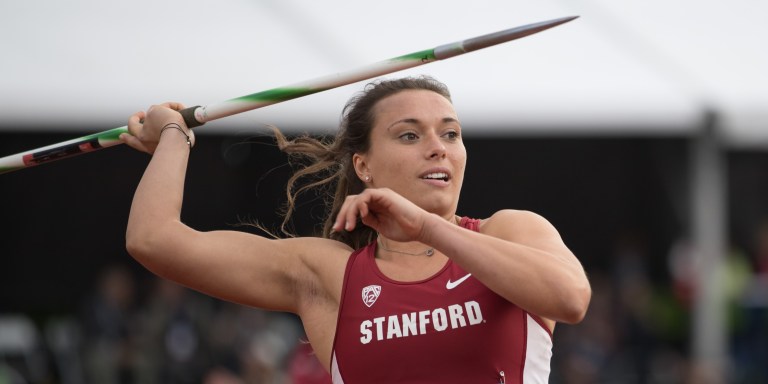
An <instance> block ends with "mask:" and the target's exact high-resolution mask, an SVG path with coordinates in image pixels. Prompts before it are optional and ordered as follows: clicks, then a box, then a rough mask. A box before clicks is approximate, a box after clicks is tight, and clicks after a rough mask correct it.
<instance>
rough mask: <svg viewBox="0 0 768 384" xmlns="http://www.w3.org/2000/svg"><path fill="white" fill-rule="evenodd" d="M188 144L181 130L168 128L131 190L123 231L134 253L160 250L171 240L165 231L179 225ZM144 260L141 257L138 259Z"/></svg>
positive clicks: (143, 253) (137, 255)
mask: <svg viewBox="0 0 768 384" xmlns="http://www.w3.org/2000/svg"><path fill="white" fill-rule="evenodd" d="M189 152H190V148H189V145H188V144H187V143H186V141H185V137H184V136H183V134H182V133H181V132H179V131H178V130H175V129H169V130H167V131H166V132H164V133H163V134H162V135H161V138H160V142H159V143H158V146H157V149H156V150H155V153H154V155H153V156H152V159H151V160H150V163H149V165H148V166H147V169H146V170H145V171H144V175H143V176H142V178H141V181H140V182H139V186H138V187H137V189H136V193H135V194H134V198H133V203H132V205H131V211H130V216H129V218H128V228H127V232H126V242H127V247H128V249H129V251H130V252H131V254H132V255H133V256H134V257H137V258H140V257H143V256H145V255H146V254H147V253H148V252H150V251H151V252H161V251H162V250H161V249H158V247H159V246H161V245H162V244H163V243H164V244H172V242H161V241H157V240H158V239H163V238H166V239H167V237H166V236H167V235H168V233H167V231H169V230H172V229H173V228H175V227H177V226H179V225H180V216H181V205H182V200H183V197H184V180H185V176H186V168H187V161H188V157H189ZM140 261H142V262H143V261H144V260H140Z"/></svg>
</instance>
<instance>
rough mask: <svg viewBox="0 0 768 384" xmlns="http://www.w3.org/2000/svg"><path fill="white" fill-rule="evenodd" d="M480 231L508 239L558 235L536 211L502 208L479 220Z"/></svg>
mask: <svg viewBox="0 0 768 384" xmlns="http://www.w3.org/2000/svg"><path fill="white" fill-rule="evenodd" d="M480 232H482V233H484V234H487V235H491V236H494V237H499V238H504V239H508V240H517V239H520V238H529V237H530V236H553V235H554V236H558V235H557V230H556V229H555V227H554V226H553V225H552V223H550V222H549V221H548V220H547V219H545V218H544V217H543V216H541V215H539V214H538V213H535V212H532V211H526V210H516V209H503V210H500V211H498V212H496V213H494V214H493V215H491V216H490V217H488V218H487V219H483V220H481V222H480Z"/></svg>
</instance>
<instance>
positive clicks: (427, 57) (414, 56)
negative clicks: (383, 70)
mask: <svg viewBox="0 0 768 384" xmlns="http://www.w3.org/2000/svg"><path fill="white" fill-rule="evenodd" d="M436 59H437V58H436V57H435V50H434V49H426V50H423V51H418V52H413V53H409V54H407V55H403V56H398V57H395V58H394V59H392V61H411V60H421V61H432V60H436Z"/></svg>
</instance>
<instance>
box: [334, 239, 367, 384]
mask: <svg viewBox="0 0 768 384" xmlns="http://www.w3.org/2000/svg"><path fill="white" fill-rule="evenodd" d="M367 248H368V246H365V247H363V248H360V249H358V250H356V251H353V252H352V254H350V255H349V259H347V266H346V268H344V281H343V282H342V284H341V296H340V297H339V312H338V313H337V314H336V329H334V331H333V344H331V366H330V367H329V368H330V369H331V372H333V371H332V370H333V368H334V367H333V365H334V360H335V358H336V338H337V337H338V335H339V324H341V313H342V310H343V309H344V300H345V299H346V297H347V291H348V289H347V281H348V280H349V271H350V270H351V269H352V265H353V264H354V262H355V260H356V259H357V257H358V256H360V254H362V253H363V252H365V250H366V249H367ZM336 369H338V363H336Z"/></svg>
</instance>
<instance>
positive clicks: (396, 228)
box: [335, 189, 591, 323]
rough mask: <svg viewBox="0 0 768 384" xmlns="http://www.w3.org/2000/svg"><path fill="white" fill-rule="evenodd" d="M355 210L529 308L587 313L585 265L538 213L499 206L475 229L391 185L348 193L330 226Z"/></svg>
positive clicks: (565, 314)
mask: <svg viewBox="0 0 768 384" xmlns="http://www.w3.org/2000/svg"><path fill="white" fill-rule="evenodd" d="M447 215H448V216H449V217H452V215H451V214H450V213H449V214H447ZM357 217H361V218H362V221H363V223H365V224H366V225H368V226H371V227H373V228H375V229H376V230H377V231H378V232H380V233H381V234H382V235H384V236H386V237H388V238H390V239H393V240H395V241H419V242H421V243H424V244H427V245H429V246H431V247H434V248H435V249H437V250H439V251H440V252H442V253H443V254H445V255H446V256H448V257H449V258H451V259H452V260H453V261H454V262H456V263H457V264H459V265H461V266H462V268H464V269H465V270H467V271H468V272H470V273H472V275H473V276H474V277H475V278H477V279H478V280H480V281H482V282H483V283H484V284H485V285H486V286H488V288H490V289H491V290H493V291H494V292H496V293H498V294H499V295H501V296H503V297H504V298H506V299H507V300H509V301H510V302H512V303H515V304H516V305H518V306H519V307H521V308H523V309H524V310H526V311H528V312H530V313H533V314H536V315H538V316H541V317H544V318H546V319H550V320H554V321H559V322H564V323H577V322H579V321H581V320H582V319H583V318H584V316H585V314H586V311H587V307H588V305H589V301H590V298H591V288H590V285H589V281H588V280H587V276H586V274H585V272H584V269H583V268H582V266H581V264H580V263H579V261H578V259H576V257H575V256H574V255H573V253H572V252H571V251H570V250H569V249H568V248H567V247H566V246H565V244H564V243H563V241H562V239H561V238H560V235H559V234H558V232H557V231H556V230H555V228H554V227H553V226H552V225H551V224H550V223H549V222H548V221H547V220H545V219H544V218H542V217H541V216H539V215H536V214H534V213H531V212H526V211H513V210H503V211H500V212H498V213H496V214H495V215H493V216H492V217H491V218H489V219H487V220H484V221H483V223H482V224H481V227H480V232H474V231H468V230H466V229H464V228H461V227H458V226H456V225H455V224H454V223H453V222H452V220H448V219H446V218H445V217H440V216H438V215H436V214H432V213H429V212H427V211H425V210H423V209H421V208H419V207H418V206H416V205H415V204H413V203H411V202H410V201H408V200H407V199H405V198H403V197H401V196H400V195H398V194H396V193H395V192H393V191H390V190H387V189H367V190H365V191H364V192H363V193H361V194H360V195H356V196H352V197H349V198H348V199H347V201H346V202H345V204H344V206H343V207H342V209H341V213H340V215H339V217H338V218H337V220H336V223H335V228H336V230H342V229H344V228H346V229H347V230H349V229H351V228H354V226H355V225H356V224H355V221H356V218H357Z"/></svg>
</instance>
